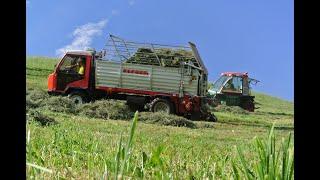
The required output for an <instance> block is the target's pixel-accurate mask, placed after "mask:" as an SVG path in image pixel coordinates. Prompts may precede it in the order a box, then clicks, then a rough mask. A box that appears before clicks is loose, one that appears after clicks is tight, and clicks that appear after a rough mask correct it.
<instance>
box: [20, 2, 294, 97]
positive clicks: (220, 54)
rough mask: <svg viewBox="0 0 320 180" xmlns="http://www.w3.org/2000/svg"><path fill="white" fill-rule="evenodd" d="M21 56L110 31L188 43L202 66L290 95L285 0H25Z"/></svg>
mask: <svg viewBox="0 0 320 180" xmlns="http://www.w3.org/2000/svg"><path fill="white" fill-rule="evenodd" d="M26 3H27V5H26V8H27V19H26V20H27V39H26V45H27V55H28V56H29V55H30V56H49V57H58V56H59V52H60V53H61V52H62V51H61V50H64V49H68V48H81V47H84V46H89V47H94V48H95V49H97V50H99V49H102V48H103V47H104V44H105V43H106V40H107V36H108V34H109V33H111V34H114V35H118V36H120V37H123V38H125V39H128V40H132V41H139V42H153V43H160V44H161V43H162V44H173V45H174V44H187V42H188V41H192V42H194V43H195V44H196V45H197V47H198V50H199V52H200V55H201V57H202V59H203V61H204V62H205V64H206V65H207V68H208V70H209V80H211V81H214V80H216V79H217V78H218V77H219V75H220V73H221V72H225V71H240V72H249V75H250V76H251V77H253V78H256V79H259V80H260V81H261V83H260V84H257V86H254V90H256V91H259V92H264V93H267V94H270V95H273V96H277V97H280V98H283V99H286V100H290V101H293V93H294V82H293V81H294V79H293V73H294V72H293V62H294V56H293V54H294V48H293V47H294V43H293V41H294V39H293V36H294V34H293V32H294V31H293V26H294V23H293V21H294V19H293V1H292V0H281V1H279V0H259V1H257V0H241V1H239V0H211V1H210V0H207V1H192V0H176V1H172V0H171V1H170V0H161V1H159V0H158V1H156V0H108V1H106V0H90V1H89V0H82V1H79V0H55V1H42V0H28V1H26Z"/></svg>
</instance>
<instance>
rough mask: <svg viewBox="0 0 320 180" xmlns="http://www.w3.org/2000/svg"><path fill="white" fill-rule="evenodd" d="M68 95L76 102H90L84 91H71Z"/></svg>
mask: <svg viewBox="0 0 320 180" xmlns="http://www.w3.org/2000/svg"><path fill="white" fill-rule="evenodd" d="M68 97H69V98H70V99H71V100H72V101H73V102H74V103H75V104H83V103H86V102H88V98H87V96H86V95H85V94H84V93H82V92H78V91H76V92H71V93H70V94H69V95H68Z"/></svg>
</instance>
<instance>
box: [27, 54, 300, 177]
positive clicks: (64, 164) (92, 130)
mask: <svg viewBox="0 0 320 180" xmlns="http://www.w3.org/2000/svg"><path fill="white" fill-rule="evenodd" d="M56 62H57V60H56V59H48V58H41V57H28V58H27V87H28V88H36V89H42V90H45V89H46V79H47V76H48V74H49V73H51V72H52V70H53V66H54V64H55V63H56ZM255 95H256V101H257V103H258V106H260V108H259V109H257V111H256V112H254V113H241V112H236V111H234V112H233V111H231V112H228V111H224V110H221V111H220V112H215V114H216V115H217V117H218V119H219V121H218V122H217V123H209V122H196V124H197V125H199V126H201V127H203V128H197V129H190V128H183V127H168V126H160V125H152V124H145V123H142V122H138V127H137V130H136V134H135V135H134V144H133V152H132V157H131V159H130V164H132V166H130V167H129V169H130V171H129V172H135V173H133V174H127V176H137V174H136V173H137V172H138V169H135V168H137V167H141V166H140V165H141V164H143V159H144V158H143V157H144V154H145V155H147V157H149V158H150V157H153V161H152V162H151V164H149V167H148V168H147V167H146V175H145V177H146V178H147V179H149V178H150V177H154V176H155V175H156V174H157V172H159V171H161V172H166V173H168V174H170V173H171V175H172V176H173V177H174V178H175V179H179V178H182V179H184V178H191V177H195V178H196V179H200V178H202V177H203V176H204V175H206V176H208V175H209V174H212V173H214V174H215V176H216V177H218V178H219V177H223V174H226V172H231V171H232V168H231V166H230V165H229V161H230V160H228V159H227V163H226V165H224V159H225V158H226V156H229V157H233V156H235V150H234V146H235V145H239V146H241V147H243V148H244V150H245V157H246V159H248V160H250V161H251V162H255V161H257V160H256V158H255V157H254V155H253V154H252V152H251V150H252V146H251V142H252V138H253V137H255V136H258V137H263V138H265V136H266V134H267V131H268V128H267V126H270V124H271V123H272V122H275V123H276V126H277V127H278V128H276V135H277V137H278V138H277V143H279V142H280V141H281V138H282V137H285V136H286V135H287V134H288V133H289V132H293V116H294V112H293V103H290V102H287V101H283V100H281V99H277V98H273V97H271V96H268V95H264V94H261V93H255ZM42 113H44V114H45V115H48V116H50V117H53V118H55V120H56V121H57V122H58V124H56V125H50V126H40V125H39V124H37V123H35V122H29V123H28V124H27V129H26V134H27V135H29V136H28V137H29V139H28V144H27V162H28V163H31V164H33V165H38V166H41V167H45V168H48V169H50V170H52V173H50V172H47V171H45V170H40V169H37V168H35V167H32V166H27V176H28V177H29V178H32V177H37V178H39V177H40V178H41V177H44V178H47V177H63V178H67V179H70V178H72V177H73V178H76V179H87V178H94V177H96V178H101V177H102V176H103V174H104V173H106V172H107V173H108V174H109V175H110V174H112V172H114V171H115V156H116V152H117V146H118V143H119V139H120V136H121V134H122V136H123V137H124V138H126V137H128V132H129V128H130V127H129V126H130V122H128V121H121V120H117V121H115V120H105V119H96V118H88V117H84V116H80V115H72V114H67V113H56V112H52V111H48V110H45V111H43V112H42ZM205 124H210V126H206V125H205ZM205 127H210V128H205ZM155 154H160V155H159V156H154V155H155ZM151 159H152V158H151ZM229 159H230V158H229ZM152 163H153V164H152ZM223 167H225V170H223ZM227 179H229V178H228V177H227Z"/></svg>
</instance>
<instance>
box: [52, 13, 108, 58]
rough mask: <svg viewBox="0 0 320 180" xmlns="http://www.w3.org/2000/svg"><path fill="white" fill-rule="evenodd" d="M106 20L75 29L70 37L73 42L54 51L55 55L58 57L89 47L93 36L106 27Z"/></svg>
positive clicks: (99, 33) (100, 32)
mask: <svg viewBox="0 0 320 180" xmlns="http://www.w3.org/2000/svg"><path fill="white" fill-rule="evenodd" d="M107 22H108V20H107V19H104V20H101V21H99V22H97V23H87V24H85V25H82V26H80V27H78V28H76V29H75V30H74V31H73V33H72V36H73V37H74V39H73V41H72V42H71V43H70V44H69V45H66V46H64V47H62V48H60V49H57V50H56V54H57V55H59V56H60V57H61V56H63V54H64V53H65V52H66V51H68V50H84V49H86V48H88V47H89V46H90V45H91V42H92V39H93V38H94V37H95V36H99V35H101V34H102V29H103V28H104V27H105V26H106V25H107Z"/></svg>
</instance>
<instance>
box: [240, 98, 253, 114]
mask: <svg viewBox="0 0 320 180" xmlns="http://www.w3.org/2000/svg"><path fill="white" fill-rule="evenodd" d="M242 108H243V109H245V110H247V111H250V112H254V103H253V101H252V100H247V101H245V102H244V103H243V104H242Z"/></svg>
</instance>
